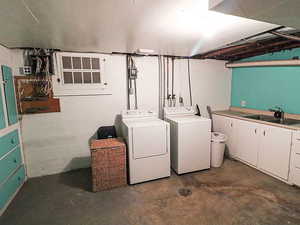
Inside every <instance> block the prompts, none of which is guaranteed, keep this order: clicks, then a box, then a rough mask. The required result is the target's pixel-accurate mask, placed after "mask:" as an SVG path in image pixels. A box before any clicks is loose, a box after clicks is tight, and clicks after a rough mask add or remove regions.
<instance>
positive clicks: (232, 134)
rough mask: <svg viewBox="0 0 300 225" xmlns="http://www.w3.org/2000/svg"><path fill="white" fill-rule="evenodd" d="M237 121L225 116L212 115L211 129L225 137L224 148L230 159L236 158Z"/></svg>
mask: <svg viewBox="0 0 300 225" xmlns="http://www.w3.org/2000/svg"><path fill="white" fill-rule="evenodd" d="M237 121H238V120H237V119H233V118H230V117H226V116H220V115H213V129H214V131H216V132H220V133H223V134H225V135H226V136H227V138H228V139H227V141H226V147H227V149H228V152H229V155H230V156H231V157H236V156H237V148H236V137H237V136H236V129H235V128H236V125H237Z"/></svg>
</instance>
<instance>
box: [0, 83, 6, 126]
mask: <svg viewBox="0 0 300 225" xmlns="http://www.w3.org/2000/svg"><path fill="white" fill-rule="evenodd" d="M3 97H4V96H3V95H2V91H1V88H0V129H3V128H5V117H4V104H3Z"/></svg>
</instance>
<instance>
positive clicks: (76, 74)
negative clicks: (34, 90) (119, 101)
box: [53, 52, 109, 95]
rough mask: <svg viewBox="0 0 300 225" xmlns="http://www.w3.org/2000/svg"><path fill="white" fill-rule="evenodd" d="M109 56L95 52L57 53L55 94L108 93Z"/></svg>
mask: <svg viewBox="0 0 300 225" xmlns="http://www.w3.org/2000/svg"><path fill="white" fill-rule="evenodd" d="M108 57H109V56H108V55H104V54H94V53H72V52H59V53H56V64H57V69H56V78H57V81H56V82H55V81H54V84H55V85H54V87H53V89H54V95H88V94H107V91H105V90H107V83H106V82H105V81H104V71H105V70H104V67H105V63H106V60H107V58H108Z"/></svg>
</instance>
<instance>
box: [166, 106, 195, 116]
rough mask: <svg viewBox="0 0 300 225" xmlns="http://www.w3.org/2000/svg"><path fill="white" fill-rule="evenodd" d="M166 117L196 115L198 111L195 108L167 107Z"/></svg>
mask: <svg viewBox="0 0 300 225" xmlns="http://www.w3.org/2000/svg"><path fill="white" fill-rule="evenodd" d="M164 114H165V115H195V114H196V110H195V107H194V106H180V107H165V108H164Z"/></svg>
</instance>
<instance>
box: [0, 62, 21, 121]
mask: <svg viewBox="0 0 300 225" xmlns="http://www.w3.org/2000/svg"><path fill="white" fill-rule="evenodd" d="M1 69H2V76H3V81H4V93H5V100H6V110H7V118H8V125H13V124H15V123H17V122H18V113H17V104H16V96H15V88H14V81H13V75H12V70H11V68H10V67H8V66H4V65H2V67H1Z"/></svg>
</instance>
